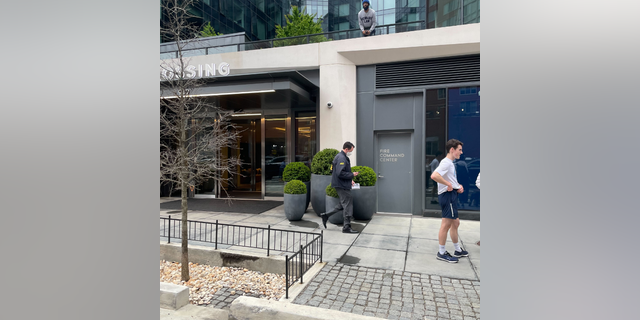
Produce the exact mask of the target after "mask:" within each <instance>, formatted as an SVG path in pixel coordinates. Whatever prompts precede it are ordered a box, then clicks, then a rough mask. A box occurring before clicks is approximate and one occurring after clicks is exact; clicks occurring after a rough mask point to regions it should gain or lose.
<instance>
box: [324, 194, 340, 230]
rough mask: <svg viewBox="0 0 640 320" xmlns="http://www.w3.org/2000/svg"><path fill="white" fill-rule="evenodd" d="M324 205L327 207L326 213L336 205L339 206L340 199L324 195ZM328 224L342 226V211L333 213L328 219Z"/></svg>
mask: <svg viewBox="0 0 640 320" xmlns="http://www.w3.org/2000/svg"><path fill="white" fill-rule="evenodd" d="M324 199H325V205H326V207H327V211H331V210H333V208H335V207H336V206H337V205H339V204H340V198H334V197H330V196H328V195H327V193H326V192H325V194H324ZM329 222H331V223H333V224H343V223H344V214H342V210H340V211H338V212H336V213H334V214H333V215H332V216H331V217H329Z"/></svg>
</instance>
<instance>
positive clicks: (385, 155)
mask: <svg viewBox="0 0 640 320" xmlns="http://www.w3.org/2000/svg"><path fill="white" fill-rule="evenodd" d="M376 137H377V139H376V140H377V146H376V158H377V159H376V163H377V170H376V172H377V173H378V182H377V183H376V186H377V187H378V188H377V190H378V195H377V196H378V212H394V213H411V212H412V210H411V209H412V207H411V203H412V201H411V198H412V195H413V191H412V190H411V182H412V181H413V180H412V177H411V168H412V167H413V166H412V153H411V150H412V149H411V133H378V134H377V135H376Z"/></svg>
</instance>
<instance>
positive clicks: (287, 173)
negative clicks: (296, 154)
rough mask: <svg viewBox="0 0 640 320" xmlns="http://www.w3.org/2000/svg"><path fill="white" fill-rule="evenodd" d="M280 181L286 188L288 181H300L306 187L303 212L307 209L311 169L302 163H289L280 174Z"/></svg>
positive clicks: (309, 196)
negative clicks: (282, 181)
mask: <svg viewBox="0 0 640 320" xmlns="http://www.w3.org/2000/svg"><path fill="white" fill-rule="evenodd" d="M282 180H284V185H285V186H286V185H287V183H288V182H289V181H292V180H300V181H302V183H304V185H305V186H307V205H306V206H305V207H304V210H305V212H306V211H307V207H309V201H310V200H311V182H310V180H311V169H309V167H307V166H306V165H305V164H304V163H302V162H291V163H289V164H288V165H287V166H286V167H284V171H283V172H282Z"/></svg>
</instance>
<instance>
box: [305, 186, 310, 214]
mask: <svg viewBox="0 0 640 320" xmlns="http://www.w3.org/2000/svg"><path fill="white" fill-rule="evenodd" d="M303 183H304V185H305V186H307V204H306V205H305V206H304V212H307V208H309V202H311V181H306V182H303Z"/></svg>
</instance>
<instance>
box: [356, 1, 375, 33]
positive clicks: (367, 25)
mask: <svg viewBox="0 0 640 320" xmlns="http://www.w3.org/2000/svg"><path fill="white" fill-rule="evenodd" d="M370 5H371V3H370V2H369V0H362V10H360V12H358V23H359V24H360V31H362V36H363V37H368V36H372V35H375V34H376V30H375V29H376V25H377V22H376V12H375V11H373V9H369V6H370Z"/></svg>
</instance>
